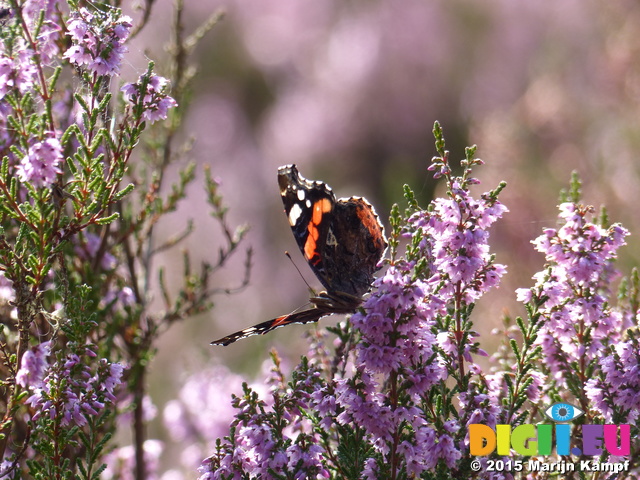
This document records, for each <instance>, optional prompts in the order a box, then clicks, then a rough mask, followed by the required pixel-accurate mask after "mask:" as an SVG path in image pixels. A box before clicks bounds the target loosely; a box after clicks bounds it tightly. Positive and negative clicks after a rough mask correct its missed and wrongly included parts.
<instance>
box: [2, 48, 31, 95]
mask: <svg viewBox="0 0 640 480" xmlns="http://www.w3.org/2000/svg"><path fill="white" fill-rule="evenodd" d="M32 56H33V54H32V53H31V51H30V50H28V49H26V48H24V49H19V50H18V51H17V52H16V53H15V54H14V55H13V57H9V56H7V55H5V54H2V55H0V100H2V99H3V98H4V96H5V95H7V94H8V93H9V92H11V91H12V90H17V91H19V92H20V93H24V92H27V91H29V90H32V89H33V84H34V82H35V80H36V75H37V70H36V66H35V65H34V63H33V60H32V58H31V57H32Z"/></svg>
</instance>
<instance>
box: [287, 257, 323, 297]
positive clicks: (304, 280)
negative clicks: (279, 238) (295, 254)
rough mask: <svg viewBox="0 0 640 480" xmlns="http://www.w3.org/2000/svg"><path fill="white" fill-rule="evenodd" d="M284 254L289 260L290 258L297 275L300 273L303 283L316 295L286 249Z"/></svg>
mask: <svg viewBox="0 0 640 480" xmlns="http://www.w3.org/2000/svg"><path fill="white" fill-rule="evenodd" d="M284 254H285V255H286V256H287V258H288V259H289V260H291V263H292V264H293V266H294V267H295V268H296V270H297V271H298V275H300V278H301V279H302V281H303V282H304V283H305V285H306V286H307V288H308V289H309V291H310V292H311V294H312V295H314V296H315V295H316V291H315V290H314V289H313V288H312V287H311V285H309V282H307V279H306V278H304V275H302V272H301V271H300V269H299V268H298V265H296V262H294V261H293V258H291V255H290V254H289V252H288V251H285V252H284Z"/></svg>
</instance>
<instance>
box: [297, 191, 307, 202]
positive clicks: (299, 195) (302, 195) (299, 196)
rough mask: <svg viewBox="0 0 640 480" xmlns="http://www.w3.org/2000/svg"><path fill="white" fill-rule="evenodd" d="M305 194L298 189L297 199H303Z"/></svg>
mask: <svg viewBox="0 0 640 480" xmlns="http://www.w3.org/2000/svg"><path fill="white" fill-rule="evenodd" d="M305 196H306V194H305V192H304V190H298V200H300V201H302V200H304V197H305Z"/></svg>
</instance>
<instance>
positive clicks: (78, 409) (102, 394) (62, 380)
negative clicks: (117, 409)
mask: <svg viewBox="0 0 640 480" xmlns="http://www.w3.org/2000/svg"><path fill="white" fill-rule="evenodd" d="M43 348H44V349H46V350H47V351H48V349H49V348H50V346H48V345H46V346H45V347H43ZM86 351H87V349H85V351H84V352H83V355H86ZM25 355H26V353H25ZM89 357H93V355H89ZM24 363H25V362H23V365H24ZM123 368H124V367H123V366H121V365H120V364H117V363H110V362H108V361H107V360H106V359H101V360H100V362H99V364H98V367H97V369H96V372H95V373H94V372H93V368H92V364H91V363H90V362H88V361H85V359H83V358H81V357H80V356H79V355H78V354H76V353H69V354H68V355H67V356H66V357H65V358H64V359H61V360H59V361H57V362H55V363H53V364H52V365H46V370H45V372H41V373H39V375H40V376H44V378H43V379H42V380H41V381H38V382H37V384H34V382H33V381H32V379H31V378H29V381H28V382H27V381H26V380H25V381H24V382H25V383H27V385H28V388H29V390H31V392H32V395H31V396H30V397H29V398H28V399H27V402H26V403H27V404H28V405H29V406H30V407H31V408H32V409H33V410H34V411H35V413H34V415H33V417H32V419H33V420H34V421H37V420H38V419H39V418H40V417H42V416H45V415H46V416H48V417H50V418H55V417H56V416H59V418H60V420H61V424H62V425H63V426H69V425H78V426H83V425H86V423H87V416H89V415H91V416H93V415H97V414H98V413H99V412H100V411H101V410H103V409H104V408H105V406H106V403H107V402H108V403H113V402H114V401H115V396H114V389H115V387H116V386H117V385H119V384H120V382H121V377H122V372H123ZM23 378H24V376H23Z"/></svg>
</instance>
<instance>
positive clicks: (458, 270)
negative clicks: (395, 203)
mask: <svg viewBox="0 0 640 480" xmlns="http://www.w3.org/2000/svg"><path fill="white" fill-rule="evenodd" d="M450 188H451V198H446V199H444V198H438V199H436V200H434V201H433V210H423V211H420V212H417V213H416V214H414V215H413V216H412V217H411V218H410V219H409V222H410V224H411V225H412V226H413V228H414V230H413V235H418V236H420V238H421V241H420V246H421V248H422V249H423V251H424V257H425V258H426V259H428V260H429V263H430V265H429V266H430V269H431V271H432V272H433V273H434V274H436V277H434V279H433V280H434V281H435V280H436V279H438V278H439V279H442V280H446V281H445V283H444V287H443V289H442V290H441V291H440V292H439V297H440V298H442V299H444V300H446V299H447V298H452V297H453V295H454V294H455V291H456V290H459V291H460V292H461V294H462V295H463V297H464V300H465V301H466V302H467V303H472V302H473V301H475V300H477V299H478V298H479V297H480V296H481V295H482V294H483V293H485V292H486V291H488V290H489V289H491V288H492V287H494V286H497V285H498V283H499V280H500V277H502V275H504V273H505V272H506V267H505V266H504V265H500V264H495V263H492V261H491V254H490V252H489V245H488V239H489V233H488V231H487V229H488V228H489V227H490V226H491V225H492V224H493V223H494V222H495V221H496V220H497V219H498V218H500V217H501V216H502V215H503V214H504V213H505V212H507V211H508V210H507V208H506V207H505V206H504V205H503V204H502V203H500V202H499V201H497V200H489V197H488V195H483V196H482V197H481V199H480V200H476V199H474V198H472V197H471V196H470V194H469V191H468V190H465V189H463V188H461V187H460V185H459V183H458V181H457V180H454V181H453V183H452V184H451V187H450Z"/></svg>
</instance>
